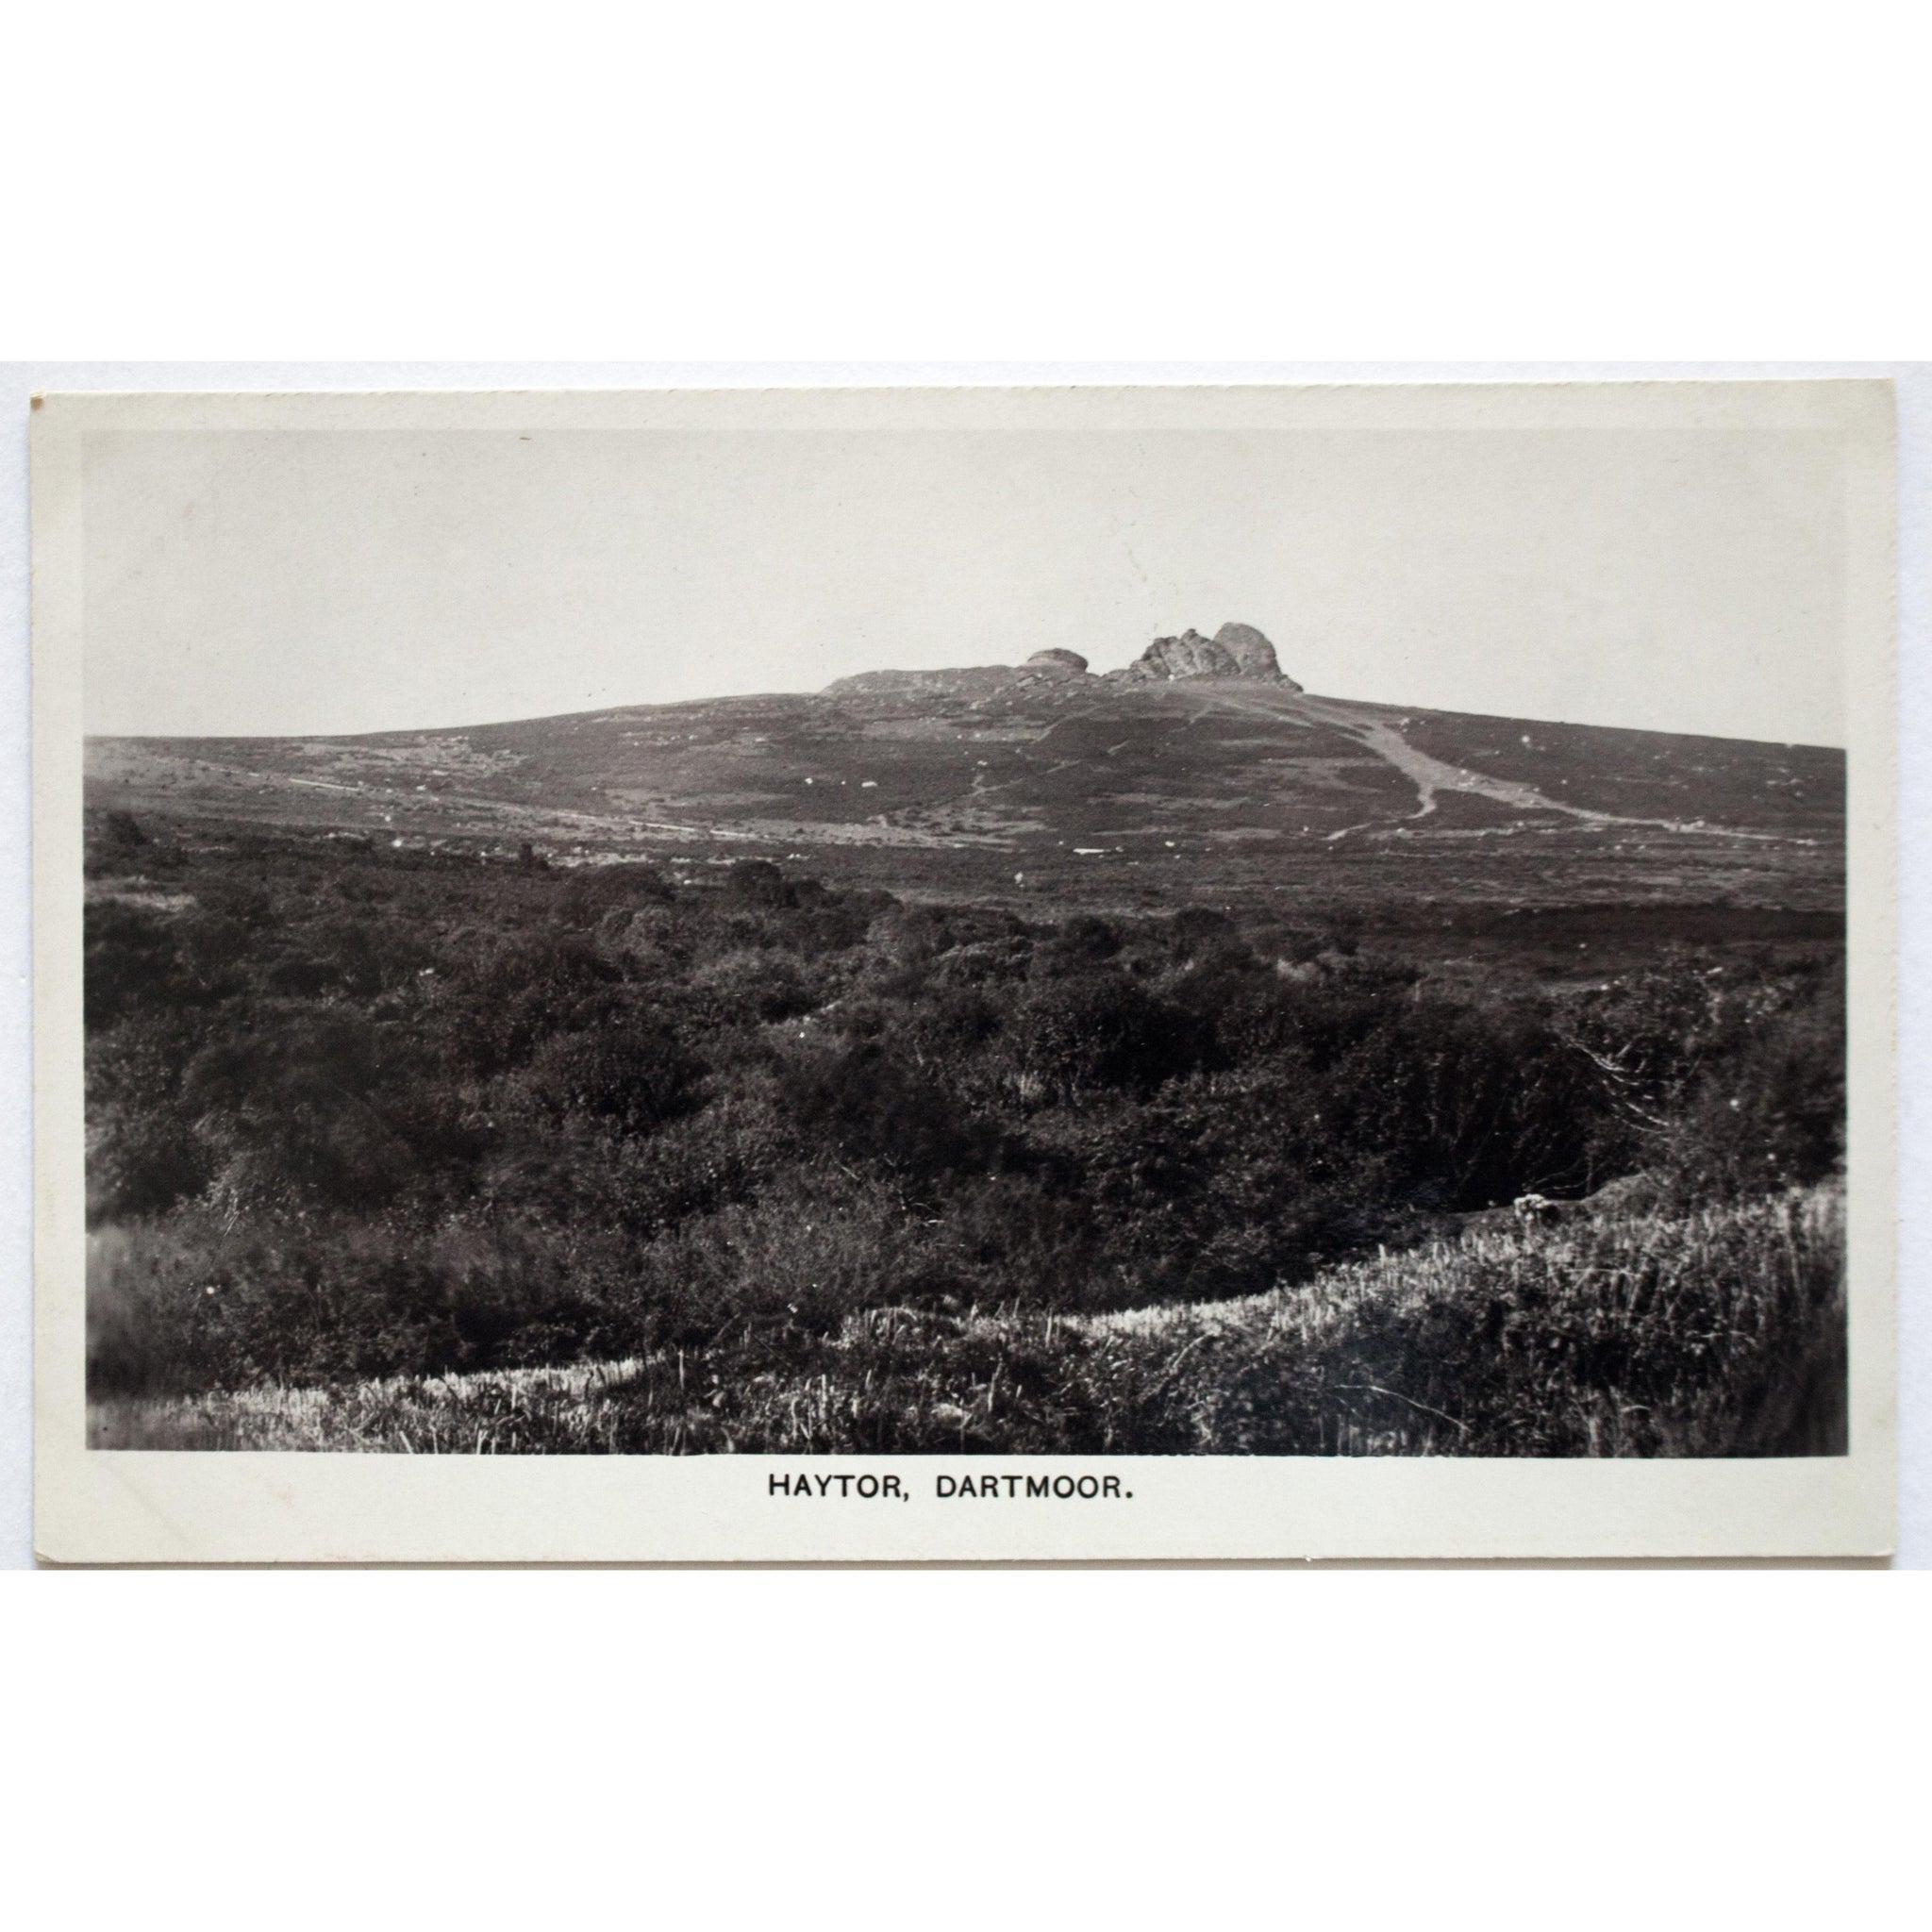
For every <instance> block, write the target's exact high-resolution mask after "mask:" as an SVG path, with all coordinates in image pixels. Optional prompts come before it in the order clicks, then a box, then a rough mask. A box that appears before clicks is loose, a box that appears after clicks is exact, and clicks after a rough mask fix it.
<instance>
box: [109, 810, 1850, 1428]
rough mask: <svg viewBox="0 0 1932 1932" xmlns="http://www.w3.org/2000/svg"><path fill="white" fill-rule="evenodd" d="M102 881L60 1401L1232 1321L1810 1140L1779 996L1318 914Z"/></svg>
mask: <svg viewBox="0 0 1932 1932" xmlns="http://www.w3.org/2000/svg"><path fill="white" fill-rule="evenodd" d="M144 836H146V835H144ZM163 861H165V864H163ZM137 866H138V867H140V868H142V872H141V873H139V874H135V876H134V878H133V879H132V881H131V882H130V881H129V880H128V879H127V877H126V875H127V874H128V873H129V871H130V869H131V868H134V867H137ZM161 870H165V872H166V889H165V891H161V890H159V889H158V888H157V887H156V886H155V885H154V883H153V876H154V875H155V874H158V872H159V871H161ZM91 871H92V874H93V875H94V878H95V887H96V899H95V903H93V904H92V905H91V906H90V908H89V913H88V931H87V943H88V952H87V986H86V995H87V1016H88V1024H89V1052H88V1077H89V1184H90V1192H91V1213H92V1220H93V1223H94V1224H95V1226H96V1227H97V1229H99V1230H100V1233H99V1235H98V1237H97V1242H98V1250H99V1257H100V1258H99V1262H98V1266H97V1268H96V1271H95V1274H94V1277H93V1280H92V1287H91V1292H90V1316H91V1321H92V1356H91V1363H92V1382H93V1387H94V1389H95V1391H96V1392H97V1393H111V1392H116V1391H120V1392H130V1391H168V1390H192V1389H197V1388H212V1387H236V1386H240V1385H242V1383H245V1382H247V1381H251V1380H258V1379H272V1378H281V1379H284V1380H289V1381H293V1382H314V1381H321V1380H326V1379H329V1378H336V1377H345V1376H361V1375H370V1374H383V1373H390V1372H408V1373H418V1374H426V1373H431V1372H438V1371H444V1370H473V1369H491V1368H497V1367H505V1366H514V1365H518V1364H534V1363H542V1362H559V1361H570V1360H574V1359H577V1358H580V1357H587V1356H592V1355H598V1354H608V1355H618V1354H624V1353H627V1352H629V1353H635V1352H643V1351H649V1350H651V1349H653V1348H657V1347H661V1346H665V1345H669V1344H674V1343H675V1345H678V1346H686V1347H693V1348H703V1347H707V1346H711V1345H719V1346H722V1345H724V1342H723V1341H722V1340H721V1339H722V1338H727V1337H733V1336H735V1337H737V1338H739V1343H740V1344H741V1343H742V1341H743V1338H745V1337H746V1336H748V1335H752V1334H762V1335H765V1336H767V1337H768V1338H769V1337H770V1336H771V1335H774V1334H783V1333H787V1332H789V1333H793V1334H796V1335H798V1336H800V1337H801V1338H803V1337H806V1336H824V1334H826V1333H829V1332H831V1331H832V1330H834V1329H836V1328H838V1326H839V1325H840V1324H841V1323H842V1322H844V1321H845V1320H846V1319H847V1318H848V1317H850V1316H851V1315H852V1314H853V1312H854V1311H855V1310H856V1309H862V1308H865V1307H902V1308H913V1309H926V1310H930V1311H933V1313H934V1314H935V1315H936V1316H937V1315H941V1314H949V1315H957V1314H958V1313H959V1312H960V1311H963V1310H970V1309H973V1308H975V1307H976V1308H982V1309H984V1308H992V1307H1008V1308H1034V1309H1042V1310H1044V1309H1059V1310H1070V1311H1081V1310H1084V1311H1095V1310H1104V1309H1109V1308H1123V1307H1141V1306H1146V1305H1150V1304H1156V1303H1164V1302H1173V1301H1201V1300H1208V1299H1215V1298H1224V1297H1228V1296H1234V1295H1240V1294H1246V1293H1253V1292H1257V1291H1266V1290H1269V1289H1273V1288H1275V1287H1277V1286H1280V1285H1282V1284H1291V1283H1293V1282H1296V1281H1298V1280H1302V1279H1305V1278H1307V1276H1308V1274H1310V1272H1311V1271H1313V1270H1315V1269H1317V1268H1319V1267H1321V1266H1324V1265H1325V1264H1329V1263H1332V1262H1334V1261H1335V1260H1336V1259H1338V1258H1339V1257H1347V1256H1349V1255H1352V1254H1357V1253H1362V1252H1365V1251H1373V1250H1374V1248H1375V1247H1377V1246H1378V1245H1391V1246H1393V1245H1398V1244H1404V1243H1408V1242H1412V1241H1416V1240H1419V1239H1421V1238H1423V1237H1424V1236H1429V1235H1433V1234H1440V1233H1441V1232H1443V1231H1444V1230H1445V1229H1447V1228H1451V1227H1453V1226H1454V1225H1455V1224H1454V1222H1453V1221H1452V1220H1451V1219H1450V1217H1453V1216H1456V1215H1458V1214H1464V1213H1467V1212H1470V1211H1472V1210H1476V1209H1482V1208H1490V1207H1491V1206H1493V1205H1495V1204H1497V1203H1507V1202H1508V1201H1510V1200H1511V1199H1513V1198H1514V1197H1515V1196H1517V1195H1519V1194H1522V1193H1524V1192H1528V1191H1537V1192H1541V1193H1544V1194H1549V1195H1556V1196H1572V1197H1574V1196H1579V1195H1582V1194H1585V1193H1587V1192H1589V1191H1591V1189H1593V1188H1594V1187H1597V1186H1599V1185H1601V1184H1602V1183H1604V1182H1606V1181H1607V1180H1609V1179H1611V1178H1613V1177H1615V1176H1617V1175H1619V1174H1628V1173H1632V1172H1634V1171H1637V1170H1639V1169H1642V1170H1646V1171H1648V1172H1649V1173H1651V1174H1653V1175H1655V1176H1657V1187H1658V1188H1659V1189H1660V1190H1662V1191H1663V1194H1664V1196H1665V1197H1666V1198H1667V1199H1668V1200H1672V1201H1674V1202H1675V1203H1676V1204H1678V1205H1682V1204H1684V1203H1691V1202H1695V1201H1699V1200H1706V1199H1715V1198H1721V1197H1740V1196H1751V1195H1761V1194H1764V1193H1768V1192H1772V1191H1776V1190H1778V1189H1781V1188H1784V1187H1787V1186H1790V1185H1795V1184H1803V1183H1807V1182H1812V1181H1816V1180H1818V1179H1820V1178H1821V1177H1823V1176H1825V1175H1827V1174H1830V1173H1831V1172H1832V1171H1833V1169H1834V1167H1835V1165H1836V1163H1837V1162H1838V1160H1839V1158H1840V1141H1841V1123H1842V1114H1843V1092H1842V1069H1843V1052H1842V1044H1841V1034H1842V991H1841V984H1840V980H1839V979H1838V978H1837V977H1836V976H1835V975H1834V974H1829V973H1826V972H1824V971H1823V970H1822V969H1818V968H1815V967H1806V966H1794V965H1790V964H1784V965H1778V964H1775V963H1774V962H1771V961H1768V960H1763V961H1759V962H1757V963H1756V964H1740V963H1739V962H1737V961H1736V960H1732V961H1730V962H1728V963H1726V964H1725V965H1724V967H1723V968H1720V967H1718V966H1717V965H1715V964H1713V963H1712V961H1711V960H1710V959H1709V958H1704V957H1701V956H1692V955H1686V956H1684V957H1683V958H1678V959H1675V960H1672V961H1667V962H1664V963H1662V964H1660V965H1659V966H1658V967H1657V969H1656V970H1655V971H1653V972H1651V973H1648V974H1641V975H1638V976H1635V977H1626V978H1624V979H1620V980H1618V981H1616V982H1615V983H1614V984H1612V985H1610V986H1609V987H1607V989H1605V990H1602V991H1594V992H1590V993H1571V994H1567V995H1560V996H1559V995H1555V994H1543V993H1539V992H1537V991H1534V990H1533V989H1530V988H1528V987H1526V986H1525V987H1523V988H1519V989H1518V990H1516V991H1508V990H1507V989H1495V990H1492V991H1490V992H1489V993H1488V994H1487V995H1486V996H1485V997H1483V998H1481V999H1474V998H1468V997H1464V998H1457V997H1451V996H1449V995H1448V994H1447V993H1446V992H1445V991H1443V990H1442V988H1441V985H1439V984H1438V983H1437V982H1435V981H1433V980H1432V979H1431V978H1430V977H1429V976H1428V975H1427V974H1425V973H1424V971H1423V970H1422V969H1421V968H1419V967H1417V966H1414V965H1410V964H1405V963H1400V962H1395V961H1391V960H1388V959H1385V958H1377V957H1376V956H1375V954H1374V951H1373V949H1372V948H1369V947H1366V946H1362V945H1357V942H1356V941H1355V940H1354V939H1353V938H1352V937H1351V936H1349V935H1346V934H1342V933H1338V932H1335V931H1324V930H1315V929H1312V928H1310V929H1306V930H1303V929H1291V928H1287V927H1272V928H1267V929H1261V928H1258V927H1257V928H1252V929H1251V928H1248V927H1244V926H1243V925H1241V924H1239V923H1237V922H1236V921H1235V920H1233V919H1230V918H1229V917H1227V916H1226V915H1224V914H1221V913H1216V912H1211V911H1206V910H1199V909H1190V910H1187V911H1184V912H1182V913H1180V914H1178V915H1176V916H1174V917H1173V918H1171V919H1145V920H1134V921H1129V920H1104V919H1100V918H1096V917H1093V916H1091V915H1082V916H1079V917H1076V918H1073V919H1069V920H1065V921H1063V922H1054V921H1049V920H1039V921H1035V922H1032V923H1028V922H1026V921H1024V920H1023V919H1021V918H1019V917H1018V916H1016V915H1015V914H1013V913H1011V912H1008V911H1006V910H1003V909H1001V908H987V907H944V906H910V905H904V904H900V903H898V902H896V901H894V900H893V899H891V898H890V897H889V896H887V895H885V894H883V893H877V892H869V893H868V892H841V891H831V890H828V889H827V888H825V887H824V886H822V885H819V884H817V883H816V882H813V881H810V880H806V879H793V878H790V877H787V876H786V875H785V874H783V873H782V872H781V871H780V870H779V869H778V868H777V867H776V866H774V865H771V864H769V863H766V862H764V861H751V862H748V863H744V864H741V865H739V866H737V867H735V868H732V869H729V870H728V871H722V872H721V873H720V874H714V875H713V876H712V877H711V878H709V879H708V880H706V881H705V882H703V883H691V884H687V885H679V884H677V883H675V881H673V880H672V879H671V878H669V877H668V876H666V875H665V874H663V873H661V872H660V871H658V869H656V868H654V867H650V866H641V865H624V866H612V867H607V868H594V869H592V868H584V869H576V870H558V871H554V872H553V871H549V870H546V869H543V868H523V867H516V866H509V865H503V864H485V863H483V862H481V861H478V860H474V859H469V860H463V859H458V858H428V857H425V856H422V855H408V854H404V855H391V854H387V853H379V852H374V851H364V850H357V849H353V848H346V847H342V846H337V847H334V848H329V847H324V846H320V845H317V844H312V843H311V844H300V843H296V842H294V841H289V842H287V843H285V844H283V845H279V846H277V845H276V844H275V843H274V842H273V841H254V842H252V843H248V842H244V843H243V844H242V845H241V846H239V847H235V846H231V847H229V848H227V849H225V850H220V851H215V852H208V853H202V854H196V855H185V854H183V853H182V852H181V851H180V850H179V849H178V848H176V847H174V846H173V845H170V844H167V843H165V842H154V841H151V842H149V843H147V844H145V845H140V846H137V845H135V844H133V843H132V842H131V841H129V840H128V838H127V836H126V829H125V827H108V828H106V830H105V832H104V840H103V843H102V844H101V846H100V847H99V848H98V850H97V853H96V857H95V859H94V862H93V863H92V867H91ZM117 881H118V882H117ZM734 1345H737V1344H734Z"/></svg>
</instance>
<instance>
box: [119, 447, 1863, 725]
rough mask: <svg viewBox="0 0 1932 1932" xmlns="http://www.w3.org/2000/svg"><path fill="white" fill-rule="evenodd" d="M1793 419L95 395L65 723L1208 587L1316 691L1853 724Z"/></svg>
mask: <svg viewBox="0 0 1932 1932" xmlns="http://www.w3.org/2000/svg"><path fill="white" fill-rule="evenodd" d="M1843 491H1844V479H1843V475H1842V474H1841V468H1840V454H1839V444H1838V441H1837V440H1836V439H1835V438H1833V437H1832V436H1830V435H1827V434H1823V433H1820V432H1819V431H1816V430H1809V429H1798V428H1792V429H1771V428H1754V429H1741V428H1676V429H1668V428H1615V429H1607V428H1588V429H1584V428H1578V429H1549V428H1538V429H1522V428H1442V429H1360V428H1353V429H1346V430H1341V429H1332V428H1326V429H1324V428H1289V429H1266V430H1246V431H1236V430H1229V429H1199V430H1194V429H1163V430H1152V431H1141V430H1134V431H1128V430H1111V431H1109V430H1102V431H1093V430H1085V429H1081V430H1060V429H1055V430H1042V429H1019V428H1014V429H967V428H946V429H926V428H920V429H911V428H904V429H901V428H886V429H879V428H873V429H841V430H828V429H824V428H796V429H791V428H788V429H728V430H703V431H698V430H670V429H616V430H592V429H540V430H537V431H535V432H533V433H531V434H529V435H523V434H519V433H516V432H514V431H508V430H497V429H488V430H474V429H473V430H464V431H456V432H442V431H438V432H431V433H424V432H421V431H408V432H405V431H400V430H387V429H383V430H363V429H348V430H344V429H335V430H323V431H308V430H301V431H291V430H278V431H260V432H258V431H237V430H228V431H192V432H188V431H141V432H128V431H108V432H101V433H96V434H91V435H90V436H89V438H88V441H87V456H86V470H85V518H86V536H85V574H86V575H85V598H86V639H87V642H86V666H85V670H86V693H87V695H86V710H87V724H88V729H89V730H90V731H91V732H98V733H144V734H153V735H168V736H173V735H186V734H215V735H229V734H235V735H241V734H253V733H263V734H297V733H304V734H306V733H320V732H355V731H375V730H393V729H404V728H418V727H430V726H438V725H458V724H481V723H487V722H492V721H498V720H505V719H512V718H520V717H533V716H541V715H544V714H548V713H556V712H562V711H571V710H579V709H589V708H601V707H606V706H613V705H626V704H648V703H658V702H664V701H670V700H676V699H682V698H697V697H710V696H717V695H722V694H725V693H732V692H749V691H809V690H815V689H817V688H819V687H820V686H822V685H824V684H825V683H827V682H828V681H829V680H831V679H832V678H835V677H841V676H844V675H847V674H849V673H852V672H858V671H867V670H879V669H886V668H920V667H938V666H943V665H957V664H986V663H1012V662H1017V661H1018V660H1019V659H1020V658H1024V657H1025V656H1026V655H1027V654H1028V653H1029V652H1032V651H1037V650H1040V649H1041V648H1043V647H1045V646H1047V645H1050V644H1057V645H1062V646H1066V647H1068V648H1071V649H1073V650H1075V651H1078V652H1080V653H1081V654H1082V655H1083V656H1085V657H1086V658H1088V659H1089V660H1090V662H1091V665H1092V668H1093V669H1095V670H1096V671H1101V670H1108V669H1111V668H1113V667H1115V666H1117V665H1121V664H1124V663H1126V662H1128V661H1129V660H1130V659H1131V658H1134V657H1136V656H1137V655H1138V654H1139V653H1140V652H1141V649H1142V648H1143V647H1144V646H1145V645H1146V643H1147V642H1148V641H1149V640H1150V639H1152V638H1154V637H1155V636H1157V635H1158V634H1162V633H1170V632H1175V631H1179V630H1182V629H1185V628H1186V627H1187V626H1189V625H1194V626H1195V627H1197V628H1198V629H1201V630H1203V631H1207V632H1209V633H1211V632H1212V631H1213V630H1214V629H1215V628H1216V627H1218V626H1219V625H1221V624H1222V623H1224V621H1226V620H1228V619H1230V618H1232V619H1239V620H1241V622H1244V623H1248V624H1253V625H1258V626H1259V627H1260V628H1261V629H1262V630H1264V631H1265V632H1266V633H1267V634H1268V635H1269V636H1270V637H1271V638H1272V639H1274V642H1275V644H1276V646H1277V648H1278V649H1279V652H1280V656H1281V660H1282V665H1283V668H1284V669H1286V670H1287V671H1288V672H1289V673H1290V674H1291V675H1292V676H1294V677H1296V678H1297V679H1299V680H1300V681H1301V682H1302V683H1303V684H1305V685H1307V688H1308V689H1309V690H1310V691H1319V692H1323V693H1326V694H1329V695H1332V696H1337V697H1351V698H1362V699H1372V700H1376V701H1382V702H1388V703H1391V704H1398V705H1406V706H1414V707H1434V708H1442V709H1449V710H1465V711H1485V712H1493V713H1501V714H1503V715H1507V716H1511V717H1523V718H1542V719H1560V720H1565V721H1571V722H1577V723H1586V724H1623V725H1635V726H1641V727H1649V728H1653V729H1661V730H1672V731H1695V732H1709V733H1714V734H1718V735H1722V736H1727V737H1740V738H1759V739H1770V740H1774V741H1800V742H1807V743H1813V744H1838V743H1842V742H1843V728H1844V727H1843V691H1842V675H1841V669H1840V658H1841V643H1842V622H1843V602H1844V575H1845V554H1844V541H1843V526H1844V507H1843Z"/></svg>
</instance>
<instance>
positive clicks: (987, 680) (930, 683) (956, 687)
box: [825, 646, 1087, 699]
mask: <svg viewBox="0 0 1932 1932" xmlns="http://www.w3.org/2000/svg"><path fill="white" fill-rule="evenodd" d="M1086 675H1087V660H1086V658H1083V657H1081V655H1080V654H1079V652H1077V651H1063V650H1060V649H1059V648H1058V646H1056V647H1054V648H1051V649H1048V650H1044V651H1035V652H1034V654H1033V655H1032V657H1030V658H1027V659H1026V661H1025V662H1024V664H974V665H971V666H967V667H964V668H961V669H958V670H953V671H861V672H859V673H858V674H857V675H854V676H852V677H841V678H839V679H838V680H837V681H836V682H835V683H832V684H828V685H827V686H826V687H825V691H826V695H827V696H832V697H866V698H881V697H895V698H919V697H934V698H944V697H958V698H969V699H976V698H985V697H992V696H996V695H998V694H999V693H1001V692H1003V691H1027V690H1030V689H1034V688H1037V687H1038V686H1040V685H1043V684H1054V685H1058V684H1070V683H1073V682H1075V681H1077V680H1078V679H1080V678H1083V677H1085V676H1086Z"/></svg>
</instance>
